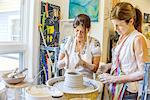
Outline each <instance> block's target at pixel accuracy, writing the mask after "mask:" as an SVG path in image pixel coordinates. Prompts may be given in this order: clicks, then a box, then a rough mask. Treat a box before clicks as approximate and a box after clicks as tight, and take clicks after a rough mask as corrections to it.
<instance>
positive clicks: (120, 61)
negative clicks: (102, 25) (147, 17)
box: [99, 2, 148, 100]
mask: <svg viewBox="0 0 150 100" xmlns="http://www.w3.org/2000/svg"><path fill="white" fill-rule="evenodd" d="M111 21H112V23H113V26H114V29H115V31H117V33H118V34H120V37H119V40H118V42H117V45H116V46H115V47H114V48H113V49H112V65H111V72H110V74H107V73H103V74H101V75H99V78H100V81H101V82H103V83H105V84H109V93H110V99H111V100H122V99H123V100H137V97H138V96H140V95H141V85H142V84H141V82H142V81H140V80H143V75H144V63H145V62H147V57H148V55H147V45H146V41H145V37H144V36H143V35H142V33H141V22H142V14H141V12H140V10H139V9H137V8H134V7H133V6H132V5H131V4H130V3H127V2H120V3H118V4H116V6H115V7H114V8H113V9H112V12H111Z"/></svg>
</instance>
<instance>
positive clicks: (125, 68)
mask: <svg viewBox="0 0 150 100" xmlns="http://www.w3.org/2000/svg"><path fill="white" fill-rule="evenodd" d="M139 35H142V34H141V33H139V32H138V31H137V30H135V31H133V32H132V33H131V34H130V35H129V37H128V38H127V39H126V41H125V42H124V44H123V46H122V48H121V51H120V55H119V61H120V63H121V70H122V72H123V73H125V74H126V75H128V74H131V73H133V72H136V71H138V70H139V69H138V66H140V67H141V68H142V69H143V73H144V60H143V62H142V61H141V62H137V60H136V57H135V53H134V51H133V44H134V40H135V38H136V37H138V36H139ZM142 36H143V35H142ZM121 45H122V43H120V44H119V45H117V46H116V47H115V48H113V49H112V63H113V64H112V68H111V69H113V68H114V67H116V64H115V61H116V59H117V53H118V51H119V49H120V47H121ZM137 45H142V44H137ZM141 56H142V55H141ZM127 90H128V91H130V92H132V93H136V92H138V91H139V82H138V81H137V82H128V83H127Z"/></svg>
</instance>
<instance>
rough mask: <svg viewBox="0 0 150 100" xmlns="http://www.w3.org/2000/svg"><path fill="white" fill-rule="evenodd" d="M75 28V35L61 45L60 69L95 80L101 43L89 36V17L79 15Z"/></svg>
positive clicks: (75, 21) (74, 24)
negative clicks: (94, 75) (72, 71)
mask: <svg viewBox="0 0 150 100" xmlns="http://www.w3.org/2000/svg"><path fill="white" fill-rule="evenodd" d="M73 28H74V35H73V36H69V37H66V38H65V39H64V40H63V43H62V44H61V49H60V54H59V61H58V67H59V68H65V69H69V70H75V71H78V72H81V73H82V74H83V75H84V76H86V77H88V78H93V73H95V72H96V71H97V69H98V66H99V62H100V55H101V50H100V43H99V41H98V40H96V39H94V38H92V37H90V36H89V31H90V28H91V20H90V18H89V16H87V15H85V14H79V15H78V16H77V17H76V18H75V20H74V22H73Z"/></svg>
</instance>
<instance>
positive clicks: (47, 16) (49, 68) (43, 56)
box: [39, 2, 60, 84]
mask: <svg viewBox="0 0 150 100" xmlns="http://www.w3.org/2000/svg"><path fill="white" fill-rule="evenodd" d="M59 19H60V7H59V6H56V5H53V4H50V3H48V2H41V23H40V25H39V32H40V65H39V72H40V71H41V74H40V78H39V84H45V82H46V81H47V80H48V79H49V78H52V77H55V76H58V68H57V64H56V63H57V60H58V54H59V36H60V32H59Z"/></svg>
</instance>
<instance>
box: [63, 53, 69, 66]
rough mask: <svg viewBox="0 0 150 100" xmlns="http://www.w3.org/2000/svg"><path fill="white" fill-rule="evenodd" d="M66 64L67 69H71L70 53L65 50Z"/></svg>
mask: <svg viewBox="0 0 150 100" xmlns="http://www.w3.org/2000/svg"><path fill="white" fill-rule="evenodd" d="M64 62H65V67H64V68H65V69H68V68H69V54H68V52H67V51H66V50H65V57H64Z"/></svg>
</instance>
